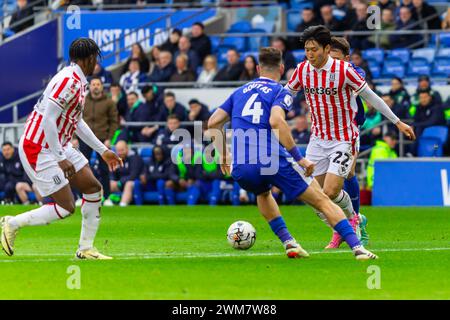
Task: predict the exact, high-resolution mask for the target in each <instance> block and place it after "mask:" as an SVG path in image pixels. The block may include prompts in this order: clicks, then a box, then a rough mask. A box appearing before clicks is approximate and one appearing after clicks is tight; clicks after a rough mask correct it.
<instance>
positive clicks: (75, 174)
mask: <svg viewBox="0 0 450 320" xmlns="http://www.w3.org/2000/svg"><path fill="white" fill-rule="evenodd" d="M69 55H70V60H71V64H70V66H68V67H65V68H64V69H62V70H61V71H60V72H59V73H57V74H56V75H55V76H54V77H53V78H52V79H51V81H50V83H49V84H48V86H47V88H46V89H45V91H44V93H43V94H42V96H41V98H40V99H39V101H38V102H37V104H36V105H35V107H34V110H33V112H32V113H31V114H30V116H29V117H28V120H27V122H26V124H25V132H24V134H23V136H22V137H21V139H20V143H19V155H20V160H21V162H22V165H23V167H24V169H25V171H26V173H27V175H28V176H29V178H30V179H31V180H32V181H33V182H34V183H35V184H36V187H37V190H38V191H39V193H40V194H41V195H42V196H49V197H51V198H52V199H53V201H54V202H53V203H49V204H46V205H43V206H41V207H40V208H38V209H34V210H31V211H27V212H25V213H22V214H19V215H17V216H14V217H13V216H5V217H3V218H2V219H1V225H2V234H1V244H2V247H3V250H4V251H5V253H6V254H7V255H8V256H12V255H13V254H14V242H15V240H16V236H17V232H18V231H19V229H20V228H23V227H26V226H38V225H47V224H49V223H51V222H53V221H55V220H59V219H64V218H66V217H68V216H69V215H71V214H73V213H74V212H75V200H74V198H73V195H72V191H71V187H75V188H77V189H78V190H79V191H80V192H81V193H82V194H83V205H82V206H81V214H82V226H81V236H80V242H79V247H78V250H77V252H76V257H77V258H78V259H111V257H108V256H106V255H103V254H101V253H100V252H98V250H97V249H96V248H95V247H94V245H93V244H94V238H95V235H96V233H97V229H98V227H99V223H100V206H101V200H102V185H101V184H100V182H99V181H98V180H97V179H96V178H95V177H94V175H93V173H92V171H91V169H90V168H89V164H88V160H87V159H86V158H85V157H84V156H83V155H82V154H81V152H79V151H78V150H76V149H74V148H73V147H72V144H71V142H70V141H71V139H72V135H73V133H76V135H77V136H78V137H79V138H80V139H81V140H82V141H84V142H85V143H86V144H87V145H88V146H89V147H91V148H92V149H93V150H95V151H96V152H98V153H99V154H100V155H101V156H102V158H103V160H104V161H105V162H106V163H107V164H108V167H109V169H110V170H111V171H113V170H115V169H116V168H118V167H119V166H121V165H122V160H121V159H120V158H119V157H118V156H117V155H116V154H115V153H114V152H112V151H111V150H108V148H107V147H106V146H105V145H104V144H103V143H102V142H101V141H100V140H98V139H97V137H96V136H95V135H94V133H93V132H92V130H91V129H90V128H89V127H88V125H87V124H86V122H84V120H83V118H82V113H83V108H84V100H85V96H86V93H87V90H86V89H87V83H88V82H87V80H86V77H87V76H91V75H92V73H93V71H94V68H95V64H96V62H97V57H98V56H100V49H99V47H98V46H97V44H96V43H95V42H94V41H93V40H91V39H87V38H79V39H77V40H75V41H73V42H72V44H71V45H70V49H69Z"/></svg>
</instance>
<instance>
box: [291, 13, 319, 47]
mask: <svg viewBox="0 0 450 320" xmlns="http://www.w3.org/2000/svg"><path fill="white" fill-rule="evenodd" d="M301 14H302V22H300V23H299V24H298V25H297V27H296V28H295V32H298V33H301V32H303V31H305V30H306V28H308V27H311V26H318V25H319V24H320V21H319V19H317V18H316V15H315V13H314V10H313V9H312V8H305V9H303V11H302V13H301ZM288 42H289V48H290V49H291V50H297V49H303V48H302V46H301V43H300V41H299V38H298V37H289V38H288Z"/></svg>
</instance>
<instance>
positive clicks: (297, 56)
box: [292, 50, 305, 63]
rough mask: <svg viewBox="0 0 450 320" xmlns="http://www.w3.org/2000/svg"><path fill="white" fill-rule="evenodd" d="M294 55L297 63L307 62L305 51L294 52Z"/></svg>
mask: <svg viewBox="0 0 450 320" xmlns="http://www.w3.org/2000/svg"><path fill="white" fill-rule="evenodd" d="M292 54H293V55H294V57H295V61H297V63H299V62H302V61H303V60H305V50H293V51H292Z"/></svg>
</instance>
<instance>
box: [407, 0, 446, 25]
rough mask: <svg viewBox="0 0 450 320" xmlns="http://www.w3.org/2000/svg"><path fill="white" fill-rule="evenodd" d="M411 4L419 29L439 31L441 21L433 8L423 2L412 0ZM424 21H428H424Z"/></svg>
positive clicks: (421, 0)
mask: <svg viewBox="0 0 450 320" xmlns="http://www.w3.org/2000/svg"><path fill="white" fill-rule="evenodd" d="M412 4H413V6H414V13H415V18H416V19H417V20H418V21H419V22H420V27H421V29H429V30H430V29H431V30H439V29H441V20H440V19H439V15H438V13H437V11H436V9H435V8H434V7H433V6H430V5H429V4H428V3H427V2H426V1H423V0H413V1H412ZM425 19H428V20H427V21H424V20H425Z"/></svg>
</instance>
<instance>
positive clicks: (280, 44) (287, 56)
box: [272, 37, 297, 78]
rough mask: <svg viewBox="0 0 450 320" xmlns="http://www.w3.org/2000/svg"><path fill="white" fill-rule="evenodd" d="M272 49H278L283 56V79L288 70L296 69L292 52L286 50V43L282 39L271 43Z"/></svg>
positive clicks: (279, 38) (276, 39)
mask: <svg viewBox="0 0 450 320" xmlns="http://www.w3.org/2000/svg"><path fill="white" fill-rule="evenodd" d="M272 47H274V48H277V49H279V50H280V51H281V52H282V54H283V56H282V58H283V63H284V74H283V78H285V77H286V73H287V72H288V71H289V70H291V69H295V68H296V67H297V61H295V57H294V55H293V54H292V52H290V51H289V50H287V41H286V40H285V39H284V38H281V37H278V38H275V39H274V40H273V41H272Z"/></svg>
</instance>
